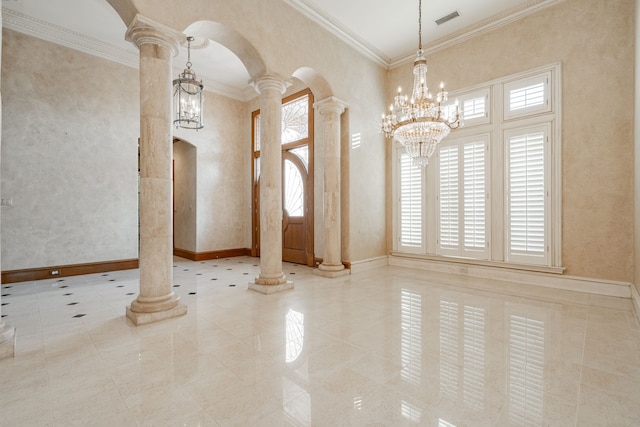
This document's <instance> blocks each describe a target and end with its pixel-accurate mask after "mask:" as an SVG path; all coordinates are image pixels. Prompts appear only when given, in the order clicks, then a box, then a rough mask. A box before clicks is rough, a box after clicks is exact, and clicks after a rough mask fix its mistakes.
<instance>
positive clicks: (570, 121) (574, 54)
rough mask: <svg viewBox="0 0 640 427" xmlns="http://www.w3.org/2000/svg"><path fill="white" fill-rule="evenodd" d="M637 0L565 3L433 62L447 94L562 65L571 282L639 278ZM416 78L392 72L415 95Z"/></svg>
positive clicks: (565, 244) (566, 255) (434, 76)
mask: <svg viewBox="0 0 640 427" xmlns="http://www.w3.org/2000/svg"><path fill="white" fill-rule="evenodd" d="M634 2H635V0H618V1H608V2H605V1H602V0H566V1H564V2H562V3H560V4H558V5H556V6H554V7H551V8H547V9H545V10H542V11H540V12H538V13H536V14H534V15H531V16H529V17H526V18H524V19H522V20H519V21H517V22H515V23H512V24H510V25H508V26H505V27H502V28H500V29H497V30H495V31H493V32H491V33H488V34H485V35H482V36H479V37H476V38H474V39H472V40H470V41H467V42H465V43H462V44H460V45H457V46H454V47H452V48H450V49H446V50H443V51H441V52H438V53H436V54H434V55H430V56H429V57H428V58H427V61H428V64H429V78H430V81H429V83H430V84H431V86H435V84H437V83H438V82H439V81H440V80H444V81H445V84H446V85H447V88H448V90H456V89H460V88H465V87H468V86H470V85H474V84H477V83H482V82H485V81H489V80H491V79H494V78H497V77H501V76H505V75H509V74H513V73H517V72H520V71H524V70H527V69H530V68H534V67H537V66H542V65H546V64H551V63H555V62H561V63H562V101H563V102H562V115H563V118H562V145H563V150H562V156H563V163H562V169H563V178H562V187H563V193H562V198H563V204H562V227H563V236H562V259H563V265H564V266H565V267H566V268H567V270H566V274H569V275H575V276H581V277H591V278H598V279H609V280H620V281H628V282H631V281H632V280H633V232H632V230H633V219H634V211H633V156H632V155H631V153H632V152H633V106H634V98H633V96H634V91H633V87H634V86H633V84H634V74H633V70H634V62H633V61H634V59H633V58H634V50H633V45H634V37H633V31H634V14H635V12H634ZM410 70H411V65H410V64H408V65H407V66H403V67H401V68H399V69H396V70H393V72H392V73H391V80H390V81H391V83H392V84H391V86H392V87H396V86H397V85H398V84H401V85H403V86H404V87H409V85H410V83H411V82H410V76H411V71H410ZM408 78H409V81H407V79H408Z"/></svg>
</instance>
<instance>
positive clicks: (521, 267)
mask: <svg viewBox="0 0 640 427" xmlns="http://www.w3.org/2000/svg"><path fill="white" fill-rule="evenodd" d="M391 256H395V257H400V258H411V259H418V260H425V261H435V262H439V263H444V264H463V265H475V266H480V267H496V268H504V269H507V270H517V271H534V272H537V273H551V274H564V271H565V268H564V267H548V266H542V265H527V264H511V263H508V262H503V261H482V260H477V259H470V258H456V257H445V256H438V255H422V254H412V253H407V252H393V251H392V252H391Z"/></svg>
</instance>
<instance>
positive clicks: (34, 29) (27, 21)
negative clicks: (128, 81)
mask: <svg viewBox="0 0 640 427" xmlns="http://www.w3.org/2000/svg"><path fill="white" fill-rule="evenodd" d="M2 26H3V27H4V28H8V29H10V30H13V31H17V32H19V33H23V34H27V35H29V36H32V37H36V38H39V39H42V40H45V41H49V42H51V43H55V44H59V45H62V46H65V47H68V48H71V49H75V50H79V51H81V52H84V53H87V54H90V55H94V56H98V57H101V58H103V59H107V60H109V61H114V62H118V63H120V64H123V65H126V66H128V67H132V68H138V60H139V59H138V56H139V55H138V51H137V50H134V49H131V50H127V49H122V48H120V47H118V46H114V45H112V44H109V43H105V42H103V41H102V40H98V39H95V38H92V37H89V36H87V35H85V34H81V33H78V32H75V31H71V30H68V29H66V28H63V27H60V26H58V25H54V24H51V23H49V22H46V21H43V20H41V19H36V18H33V17H31V16H27V15H25V14H22V13H20V12H16V11H14V10H11V9H8V8H5V7H3V8H2ZM123 37H124V33H123ZM132 47H133V45H132Z"/></svg>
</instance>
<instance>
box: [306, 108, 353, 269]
mask: <svg viewBox="0 0 640 427" xmlns="http://www.w3.org/2000/svg"><path fill="white" fill-rule="evenodd" d="M314 107H315V108H316V109H317V110H318V112H319V113H320V116H321V117H322V128H323V134H324V135H323V136H324V141H323V142H324V256H323V257H322V264H320V265H319V266H318V268H317V269H315V270H313V274H317V275H319V276H324V277H339V276H344V275H347V274H349V273H350V271H349V270H347V269H345V268H344V265H343V264H342V258H341V251H342V248H341V245H342V239H341V232H340V229H341V224H340V115H341V114H342V113H343V112H344V110H345V108H347V104H346V103H345V102H343V101H341V100H339V99H337V98H334V97H329V98H325V99H323V100H321V101H318V102H316V103H315V105H314Z"/></svg>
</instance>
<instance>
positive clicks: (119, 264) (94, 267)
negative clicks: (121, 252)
mask: <svg viewBox="0 0 640 427" xmlns="http://www.w3.org/2000/svg"><path fill="white" fill-rule="evenodd" d="M134 268H138V260H137V259H125V260H120V261H106V262H90V263H86V264H71V265H54V266H49V267H39V268H27V269H24V270H7V271H3V272H2V283H3V284H5V283H18V282H28V281H31V280H43V279H54V278H58V277H69V276H79V275H81V274H94V273H106V272H108V271H117V270H131V269H134Z"/></svg>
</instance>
